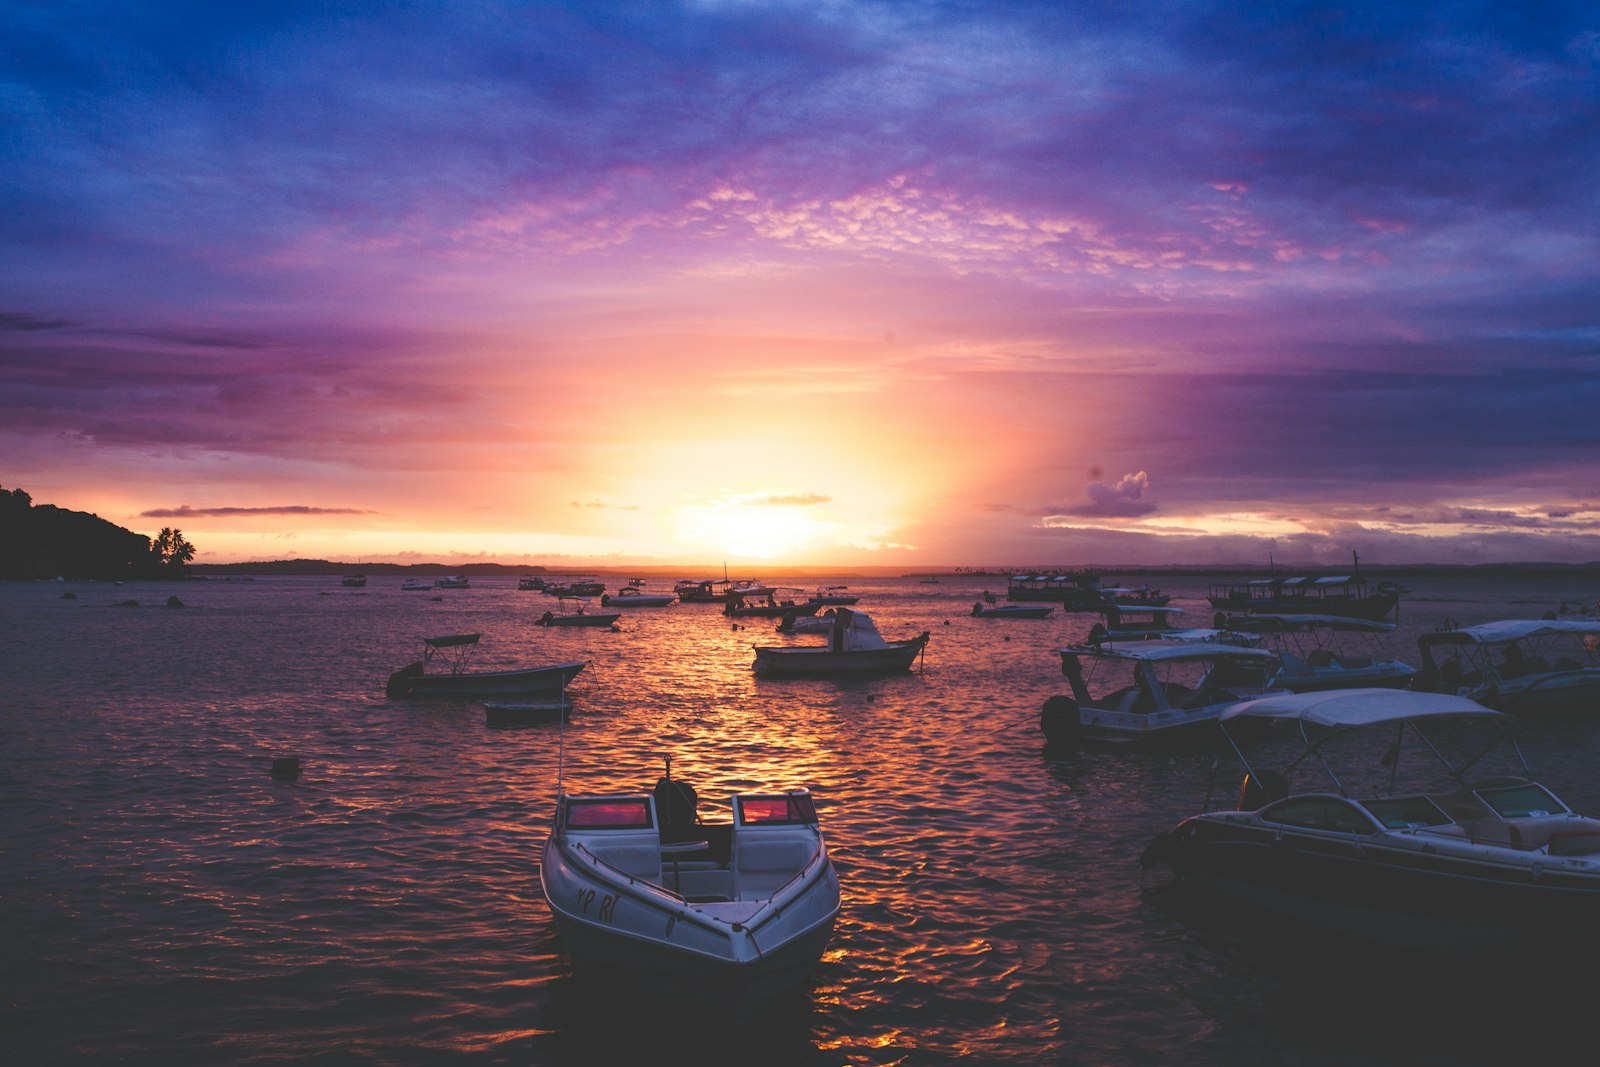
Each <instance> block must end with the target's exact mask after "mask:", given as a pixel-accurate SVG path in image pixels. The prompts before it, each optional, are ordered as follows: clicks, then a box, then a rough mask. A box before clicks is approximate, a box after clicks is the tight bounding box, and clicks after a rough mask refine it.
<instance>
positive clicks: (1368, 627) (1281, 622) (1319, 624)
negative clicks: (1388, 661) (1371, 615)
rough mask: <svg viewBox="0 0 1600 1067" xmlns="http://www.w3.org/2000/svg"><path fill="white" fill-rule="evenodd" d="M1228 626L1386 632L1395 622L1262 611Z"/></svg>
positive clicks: (1255, 628)
mask: <svg viewBox="0 0 1600 1067" xmlns="http://www.w3.org/2000/svg"><path fill="white" fill-rule="evenodd" d="M1228 626H1229V628H1230V629H1235V630H1266V631H1273V630H1365V631H1367V632H1369V633H1375V634H1379V633H1381V634H1386V633H1389V632H1391V631H1392V630H1394V627H1395V624H1394V623H1392V622H1379V621H1378V620H1376V619H1363V618H1359V617H1357V616H1354V615H1298V614H1296V615H1285V614H1278V613H1276V612H1261V613H1259V614H1250V615H1242V616H1235V617H1233V618H1231V619H1229V620H1228Z"/></svg>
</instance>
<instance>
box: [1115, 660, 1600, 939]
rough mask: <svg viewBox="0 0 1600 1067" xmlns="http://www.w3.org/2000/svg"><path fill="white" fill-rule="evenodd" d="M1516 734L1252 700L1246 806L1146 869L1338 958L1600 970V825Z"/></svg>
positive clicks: (1326, 703) (1160, 844)
mask: <svg viewBox="0 0 1600 1067" xmlns="http://www.w3.org/2000/svg"><path fill="white" fill-rule="evenodd" d="M1514 721H1515V720H1514V719H1513V718H1512V717H1511V716H1508V715H1505V714H1503V713H1500V712H1495V711H1492V710H1490V709H1489V708H1486V707H1484V706H1483V705H1482V704H1479V703H1478V702H1476V701H1473V700H1469V699H1468V698H1466V697H1463V696H1458V695H1455V694H1447V693H1421V692H1415V691H1408V690H1395V689H1344V690H1329V691H1324V692H1316V693H1296V694H1284V695H1278V696H1270V697H1263V698H1261V699H1259V700H1252V701H1246V702H1244V703H1241V704H1237V705H1235V706H1234V707H1232V708H1230V709H1228V711H1226V712H1225V713H1224V714H1223V717H1222V724H1221V729H1222V733H1223V735H1224V736H1225V737H1226V738H1227V740H1228V742H1229V743H1230V744H1231V745H1232V748H1233V750H1234V752H1235V754H1237V756H1238V758H1239V760H1240V762H1241V763H1242V764H1243V769H1244V779H1243V782H1242V784H1241V787H1240V791H1239V798H1238V800H1237V801H1236V802H1235V807H1234V810H1228V811H1209V810H1208V811H1205V812H1202V813H1201V814H1199V815H1194V816H1191V817H1189V818H1187V819H1184V820H1183V821H1182V822H1181V823H1179V824H1178V826H1177V827H1176V828H1175V829H1173V830H1170V831H1168V832H1166V833H1163V834H1161V835H1160V836H1159V837H1157V838H1156V839H1155V841H1153V842H1152V843H1151V845H1150V846H1149V847H1148V848H1147V849H1146V850H1145V853H1144V855H1143V857H1142V858H1141V860H1140V863H1141V865H1142V866H1144V867H1153V866H1165V867H1167V868H1169V869H1170V870H1171V871H1172V872H1173V874H1174V876H1175V879H1176V883H1177V885H1178V886H1179V887H1180V888H1181V889H1186V890H1194V891H1197V892H1199V893H1201V894H1204V895H1206V896H1208V897H1210V898H1211V899H1212V900H1213V901H1215V902H1219V903H1222V904H1224V905H1225V906H1231V907H1232V908H1235V909H1237V910H1239V911H1240V912H1241V913H1242V914H1243V915H1244V916H1245V917H1247V918H1249V919H1250V920H1251V923H1252V925H1259V924H1261V923H1263V922H1265V921H1276V922H1280V923H1283V922H1286V923H1288V924H1289V925H1290V926H1291V927H1293V928H1299V929H1301V930H1302V931H1306V932H1312V933H1315V934H1317V935H1320V936H1323V937H1325V938H1328V939H1331V940H1332V942H1333V943H1334V944H1340V945H1346V944H1355V945H1361V946H1365V947H1366V948H1368V949H1370V948H1373V947H1380V946H1381V947H1386V948H1388V947H1392V948H1400V949H1405V950H1411V951H1424V952H1440V953H1446V954H1450V955H1453V956H1454V955H1466V956H1478V955H1483V956H1491V957H1526V958H1541V957H1542V958H1545V959H1550V960H1554V959H1566V960H1569V961H1575V962H1583V961H1587V962H1588V963H1590V964H1592V963H1593V962H1594V961H1595V959H1596V956H1595V952H1596V950H1597V949H1600V820H1597V819H1593V818H1588V817H1585V816H1582V815H1579V814H1577V813H1576V812H1574V811H1572V810H1571V808H1569V807H1568V806H1567V804H1566V803H1565V802H1563V801H1562V800H1561V799H1560V798H1558V797H1557V796H1556V794H1555V793H1554V792H1552V791H1551V790H1550V789H1549V788H1548V787H1546V786H1544V785H1542V784H1540V783H1538V782H1536V781H1534V780H1532V777H1531V774H1530V772H1529V770H1528V766H1527V762H1526V761H1525V760H1524V759H1523V757H1522V753H1521V751H1520V750H1519V749H1518V748H1517V746H1516V742H1515V739H1514V738H1513V737H1511V735H1510V727H1511V725H1512V724H1513V723H1514ZM1247 725H1248V726H1251V727H1252V728H1251V729H1249V730H1247V729H1246V726H1247ZM1284 734H1291V735H1293V738H1292V740H1289V739H1285V738H1284V737H1283V735H1284ZM1251 739H1253V740H1251ZM1363 742H1365V743H1363ZM1247 750H1248V751H1249V752H1251V753H1254V754H1253V755H1247ZM1285 753H1290V754H1297V755H1294V758H1292V759H1291V760H1290V761H1289V762H1287V763H1286V764H1271V763H1270V761H1271V760H1273V759H1274V758H1275V757H1281V756H1283V755H1284V754H1285ZM1497 756H1498V757H1501V758H1500V759H1498V760H1497V759H1496V758H1495V757H1497ZM1273 766H1277V767H1281V768H1283V769H1281V770H1276V771H1275V770H1273V769H1272V768H1273ZM1429 768H1431V769H1432V772H1433V773H1427V772H1428V769H1429ZM1507 769H1509V770H1510V771H1511V773H1509V774H1493V773H1492V772H1498V771H1502V770H1507ZM1302 774H1305V775H1307V776H1310V777H1313V778H1314V779H1316V780H1315V781H1313V782H1312V783H1310V785H1308V786H1306V787H1302V786H1301V785H1300V784H1299V779H1300V778H1301V776H1302ZM1324 780H1326V784H1324Z"/></svg>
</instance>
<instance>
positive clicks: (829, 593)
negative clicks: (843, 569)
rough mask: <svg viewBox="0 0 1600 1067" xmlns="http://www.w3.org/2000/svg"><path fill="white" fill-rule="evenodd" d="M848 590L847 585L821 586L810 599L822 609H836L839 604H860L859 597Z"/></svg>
mask: <svg viewBox="0 0 1600 1067" xmlns="http://www.w3.org/2000/svg"><path fill="white" fill-rule="evenodd" d="M849 589H850V587H849V586H847V585H821V586H818V587H817V591H816V592H814V593H812V594H811V599H812V600H815V601H816V602H817V603H818V604H821V605H822V606H823V607H838V606H839V605H841V604H857V603H860V601H861V597H859V596H857V595H856V594H855V593H852V592H850V591H849Z"/></svg>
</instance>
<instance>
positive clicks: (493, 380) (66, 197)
mask: <svg viewBox="0 0 1600 1067" xmlns="http://www.w3.org/2000/svg"><path fill="white" fill-rule="evenodd" d="M0 61H3V62H0V235H3V236H0V485H3V486H5V487H6V488H19V487H20V488H22V489H25V490H27V491H28V492H29V493H30V494H31V495H32V496H33V498H34V501H35V502H36V503H50V504H56V505H58V506H61V507H66V508H72V509H75V510H82V511H90V512H94V513H95V514H98V515H100V516H101V517H103V518H106V519H108V520H110V521H112V522H115V523H118V524H119V525H123V526H127V527H129V528H131V529H134V530H138V531H140V532H142V533H146V534H151V535H153V534H154V533H155V532H156V531H157V530H159V529H160V528H161V527H163V526H174V527H178V528H180V529H182V530H183V532H184V534H185V536H186V537H187V538H188V539H189V540H190V541H192V542H193V543H194V544H195V545H196V546H197V547H198V548H199V555H198V557H197V559H196V562H201V563H205V562H233V561H250V560H271V559H288V558H294V557H306V558H326V559H334V560H367V561H377V560H396V561H418V560H440V561H463V562H465V561H471V560H480V559H481V560H499V561H503V562H508V563H547V564H553V565H556V566H561V565H563V564H569V565H574V566H575V565H579V564H595V565H601V564H606V563H641V564H644V563H660V564H674V565H675V564H680V563H681V564H683V565H685V566H689V565H694V564H712V563H716V564H720V563H721V562H722V561H724V560H727V561H731V562H768V563H771V564H773V565H777V564H782V563H791V564H803V565H828V566H831V565H838V566H841V567H847V566H865V565H883V566H897V567H899V566H904V567H906V568H908V569H913V568H916V567H923V566H926V567H936V566H954V565H985V566H987V565H1002V566H1004V565H1016V566H1037V565H1046V564H1061V565H1071V564H1095V565H1114V564H1128V565H1132V564H1149V565H1157V564H1167V563H1172V564H1202V563H1241V564H1247V565H1252V566H1254V565H1264V564H1265V563H1266V562H1267V560H1268V557H1269V553H1271V554H1272V556H1273V557H1274V558H1275V559H1276V561H1277V562H1278V563H1280V564H1282V563H1285V562H1296V561H1299V562H1305V563H1308V564H1321V565H1335V566H1337V565H1340V564H1343V563H1345V562H1347V561H1348V560H1349V559H1350V553H1351V552H1352V551H1359V552H1360V554H1361V559H1362V562H1363V563H1372V564H1404V563H1415V562H1438V563H1454V562H1490V561H1521V560H1550V561H1567V562H1574V561H1586V560H1600V525H1597V520H1600V470H1597V459H1600V240H1597V237H1600V7H1597V6H1596V5H1594V4H1593V3H1571V4H1565V3H1552V4H1539V3H1532V4H1517V5H1502V4H1484V3H1460V4H1430V5H1410V4H1393V3H1355V4H1343V5H1338V6H1321V5H1306V4H1206V3H1153V4H1127V3H1122V2H1117V3H1069V2H1048V3H1037V4H1028V3H1013V4H998V3H994V4H991V3H960V2H948V3H853V2H830V0H804V2H793V3H789V2H779V3H762V2H754V0H750V2H745V0H728V2H704V3H683V4H670V3H662V4H650V3H617V4H610V3H606V4H599V3H569V4H538V3H527V4H523V3H511V2H495V0H486V2H478V3H418V4H385V3H372V4H350V5H338V4H334V5H327V4H322V3H315V4H307V3H293V2H283V3H275V4H270V5H269V4H263V5H250V6H249V7H248V8H246V7H245V6H243V5H218V4H200V3H176V2H161V0H152V2H148V3H137V4H129V3H125V2H124V3H109V2H89V3H81V4H66V3H60V4H54V3H52V4H38V5H34V4H26V3H12V2H3V0H0Z"/></svg>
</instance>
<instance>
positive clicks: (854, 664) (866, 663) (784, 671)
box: [750, 607, 931, 678]
mask: <svg viewBox="0 0 1600 1067" xmlns="http://www.w3.org/2000/svg"><path fill="white" fill-rule="evenodd" d="M833 611H834V617H833V626H832V627H831V628H830V629H829V631H828V643H827V644H824V645H789V646H781V645H755V646H752V647H753V648H754V650H755V654H756V658H755V662H753V663H752V664H751V665H750V666H751V669H752V670H754V671H755V672H756V673H757V674H759V675H763V676H765V677H770V678H842V677H853V676H861V675H874V674H892V673H896V672H899V671H908V670H910V669H911V665H912V664H913V663H915V662H916V660H917V657H919V656H921V655H922V654H923V651H924V649H926V648H927V645H928V639H929V637H930V636H931V634H930V633H929V631H927V630H924V631H923V632H922V633H920V634H918V635H917V636H916V637H912V638H908V639H905V640H901V641H886V640H884V638H883V635H881V634H880V633H878V628H877V626H876V625H875V624H874V623H873V621H872V619H871V617H869V616H868V615H866V614H865V613H863V612H859V611H856V610H854V609H852V608H845V607H840V608H834V609H833Z"/></svg>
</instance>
